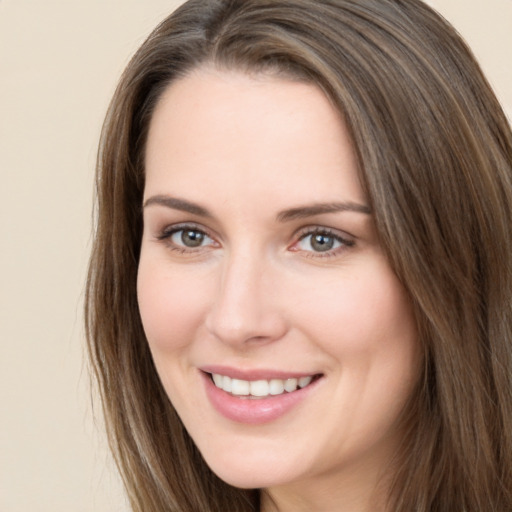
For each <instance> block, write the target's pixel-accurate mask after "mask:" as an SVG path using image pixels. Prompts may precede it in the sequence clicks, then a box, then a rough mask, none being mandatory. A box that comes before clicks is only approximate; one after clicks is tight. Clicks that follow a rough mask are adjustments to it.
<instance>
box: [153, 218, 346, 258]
mask: <svg viewBox="0 0 512 512" xmlns="http://www.w3.org/2000/svg"><path fill="white" fill-rule="evenodd" d="M187 231H188V232H194V233H197V234H199V235H200V236H202V237H207V238H209V239H210V240H211V241H212V242H213V244H209V245H218V243H217V242H215V239H214V237H212V236H210V235H209V233H208V231H206V230H205V229H204V228H202V227H200V226H198V225H195V224H178V225H174V226H169V227H167V228H165V229H164V230H163V231H162V232H161V233H160V234H159V235H158V236H157V239H158V240H159V241H163V242H166V245H167V246H168V247H169V249H171V250H172V251H177V252H179V253H180V254H190V253H195V252H197V251H200V250H203V249H204V248H205V247H208V246H204V245H198V246H197V247H187V246H185V245H178V244H176V243H175V242H173V241H172V237H173V236H174V235H176V234H178V233H180V232H182V236H183V233H184V232H187ZM313 236H322V237H326V238H330V239H333V240H334V243H338V244H339V245H338V246H337V247H334V248H331V249H327V250H325V251H314V250H311V251H308V250H301V249H300V248H298V247H297V246H298V245H299V244H300V243H301V242H303V241H304V240H305V239H306V238H308V237H313ZM354 245H355V241H354V240H351V239H348V238H345V237H343V236H341V235H340V233H339V232H337V231H333V230H331V229H329V228H325V227H318V226H311V227H306V228H303V229H302V230H300V231H299V233H298V234H297V240H296V241H295V242H294V243H293V244H292V245H291V246H290V248H289V250H291V251H294V252H303V253H304V255H305V256H306V257H309V258H326V257H332V256H337V255H338V254H339V253H340V251H344V250H346V249H347V248H350V247H353V246H354Z"/></svg>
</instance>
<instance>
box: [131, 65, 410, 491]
mask: <svg viewBox="0 0 512 512" xmlns="http://www.w3.org/2000/svg"><path fill="white" fill-rule="evenodd" d="M146 173H147V174H146V177H147V179H146V188H145V194H144V235H143V241H142V252H141V258H140V266H139V275H138V300H139V306H140V312H141V316H142V322H143V325H144V329H145V332H146V335H147V339H148V343H149V346H150V349H151V352H152V355H153V358H154V362H155V365H156V368H157V371H158V374H159V376H160V379H161V381H162V384H163V386H164V388H165V390H166V392H167V394H168V396H169V398H170V400H171V402H172V403H173V405H174V407H175V408H176V410H177V412H178V414H179V416H180V417H181V419H182V421H183V423H184V424H185V427H186V428H187V430H188V432H189V433H190V435H191V436H192V438H193V439H194V441H195V443H196V444H197V446H198V448H199V450H200V451H201V453H202V454H203V456H204V458H205V459H206V461H207V463H208V464H209V465H210V467H211V468H212V469H213V471H214V472H215V473H217V474H218V475H219V476H220V477H221V478H222V479H224V480H225V481H227V482H228V483H231V484H233V485H235V486H240V487H250V488H261V487H276V488H277V487H281V486H290V485H291V486H293V485H297V486H299V485H300V486H301V487H302V486H305V485H307V483H308V482H313V481H317V482H318V481H328V479H334V480H336V479H339V478H340V477H341V476H342V475H343V474H350V475H351V477H352V478H356V479H357V475H358V472H361V474H364V475H368V474H370V473H372V472H373V473H374V472H376V471H378V470H380V469H382V467H383V466H384V465H386V464H387V463H388V462H389V457H390V455H391V454H392V453H393V452H394V450H395V448H396V445H397V442H398V440H399V437H400V432H399V429H398V425H397V423H398V422H397V419H398V416H399V414H400V412H401V411H402V410H403V407H404V404H405V402H406V400H407V399H408V397H410V395H411V392H412V388H413V387H414V385H415V383H416V381H417V375H418V367H419V355H418V354H419V350H418V342H417V335H416V329H415V323H414V321H413V316H412V312H411V307H410V303H409V299H408V296H407V294H406V293H405V291H404V289H403V287H402V286H401V284H400V282H399V281H398V279H397V277H396V276H395V274H394V273H393V271H392V269H391V268H390V265H389V262H388V260H387V259H386V256H385V255H384V253H383V251H382V249H381V247H380V245H379V241H378V237H377V234H376V232H375V229H374V223H373V220H372V214H371V212H370V209H369V206H368V200H367V198H366V197H365V195H364V193H363V191H362V188H361V185H360V183H359V180H358V173H357V164H356V160H355V156H354V151H353V148H352V146H351V142H350V140H349V137H348V135H347V130H346V128H345V126H344V124H343V122H342V121H341V119H340V116H339V115H338V114H337V112H336V110H335V109H333V107H332V106H331V105H330V103H329V101H328V100H327V99H326V97H325V96H324V95H323V94H322V92H321V91H320V90H319V89H318V88H316V87H315V86H312V85H308V84H304V83H297V82H292V81H286V80H284V79H281V78H276V77H269V76H265V75H255V76H248V75H245V74H241V73H236V72H221V71H215V70H211V69H199V70H196V71H195V72H193V73H191V74H190V75H188V76H187V77H185V78H182V79H180V80H178V81H176V82H174V83H173V84H172V85H171V86H170V87H169V88H168V89H167V91H166V92H165V94H164V95H163V97H162V99H161V101H160V103H159V104H158V106H157V108H156V111H155V113H154V116H153V118H152V121H151V125H150V131H149V137H148V142H147V153H146ZM302 386H303V387H302Z"/></svg>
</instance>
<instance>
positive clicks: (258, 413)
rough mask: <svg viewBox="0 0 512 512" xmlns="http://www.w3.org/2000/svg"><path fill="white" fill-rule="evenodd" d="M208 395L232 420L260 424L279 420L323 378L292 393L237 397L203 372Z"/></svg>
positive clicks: (217, 409) (225, 415)
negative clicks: (218, 385)
mask: <svg viewBox="0 0 512 512" xmlns="http://www.w3.org/2000/svg"><path fill="white" fill-rule="evenodd" d="M203 380H204V382H205V388H206V395H207V396H208V398H209V400H210V402H211V404H212V405H213V407H214V408H215V410H216V411H217V412H219V413H220V414H222V415H223V416H224V417H226V418H227V419H229V420H231V421H236V422H238V423H247V424H251V425H259V424H262V423H268V422H270V421H274V420H277V419H278V418H280V417H281V416H283V415H285V414H286V413H287V412H289V411H290V410H291V409H293V408H295V407H296V406H298V405H299V404H300V403H301V402H302V400H304V399H305V398H306V397H307V396H308V395H309V394H310V392H311V391H312V390H313V389H314V388H315V387H316V385H317V384H318V382H319V381H320V380H321V379H316V380H314V381H313V382H312V383H311V384H309V385H308V386H306V387H305V388H302V389H297V391H293V392H292V393H283V394H281V395H274V396H270V397H269V398H254V399H252V398H248V397H243V398H240V397H237V396H233V395H231V394H230V393H226V392H225V391H223V390H222V389H220V388H218V387H217V386H216V385H215V384H214V383H213V381H212V379H211V377H210V375H209V374H207V373H203Z"/></svg>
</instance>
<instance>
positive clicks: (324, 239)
mask: <svg viewBox="0 0 512 512" xmlns="http://www.w3.org/2000/svg"><path fill="white" fill-rule="evenodd" d="M333 245H334V239H333V237H332V236H327V235H314V236H313V237H312V238H311V247H313V249H314V250H315V251H318V252H324V251H328V250H329V249H332V247H333Z"/></svg>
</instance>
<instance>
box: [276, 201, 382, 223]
mask: <svg viewBox="0 0 512 512" xmlns="http://www.w3.org/2000/svg"><path fill="white" fill-rule="evenodd" d="M338 212H356V213H364V214H365V215H371V213H372V211H371V210H370V208H369V207H368V206H366V205H364V204H359V203H353V202H351V201H346V202H342V203H316V204H312V205H307V206H299V207H297V208H290V209H288V210H283V211H282V212H280V213H278V214H277V220H278V221H281V222H286V221H290V220H296V219H303V218H306V217H313V216H314V215H321V214H323V213H338Z"/></svg>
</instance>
